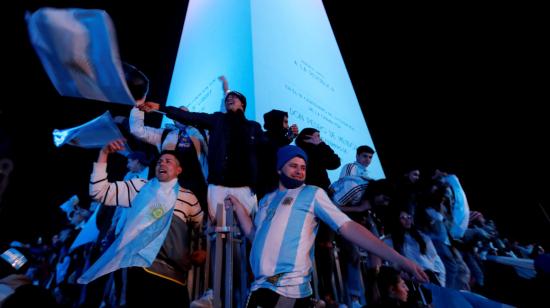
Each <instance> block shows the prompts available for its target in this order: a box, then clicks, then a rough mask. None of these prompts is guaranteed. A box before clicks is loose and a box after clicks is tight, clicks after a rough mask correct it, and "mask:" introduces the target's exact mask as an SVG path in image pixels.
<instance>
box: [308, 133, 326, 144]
mask: <svg viewBox="0 0 550 308" xmlns="http://www.w3.org/2000/svg"><path fill="white" fill-rule="evenodd" d="M306 138H307V139H304V142H307V143H311V144H315V145H318V144H319V143H321V142H323V140H322V139H321V137H319V136H318V135H306Z"/></svg>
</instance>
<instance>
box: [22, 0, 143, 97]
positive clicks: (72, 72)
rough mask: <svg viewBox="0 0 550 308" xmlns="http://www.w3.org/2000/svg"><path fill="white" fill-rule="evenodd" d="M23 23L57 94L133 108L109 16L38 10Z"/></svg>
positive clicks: (88, 11) (97, 12)
mask: <svg viewBox="0 0 550 308" xmlns="http://www.w3.org/2000/svg"><path fill="white" fill-rule="evenodd" d="M26 20H27V25H28V30H29V36H30V41H31V44H32V45H33V47H34V49H35V50H36V53H37V54H38V57H39V58H40V61H41V62H42V65H43V66H44V69H45V70H46V73H47V74H48V76H49V78H50V80H51V81H52V83H53V85H54V86H55V88H56V89H57V92H59V94H61V95H63V96H71V97H81V98H87V99H94V100H100V101H105V102H112V103H120V104H129V105H133V104H135V101H134V99H133V98H132V95H131V94H130V90H129V89H128V86H127V85H126V80H125V78H124V72H123V70H122V65H121V61H120V56H119V52H118V45H117V40H116V34H115V29H114V26H113V22H112V21H111V18H110V17H109V15H108V14H107V12H105V11H103V10H92V9H75V8H73V9H56V8H41V9H39V10H37V11H36V12H34V13H32V14H31V13H28V14H27V16H26Z"/></svg>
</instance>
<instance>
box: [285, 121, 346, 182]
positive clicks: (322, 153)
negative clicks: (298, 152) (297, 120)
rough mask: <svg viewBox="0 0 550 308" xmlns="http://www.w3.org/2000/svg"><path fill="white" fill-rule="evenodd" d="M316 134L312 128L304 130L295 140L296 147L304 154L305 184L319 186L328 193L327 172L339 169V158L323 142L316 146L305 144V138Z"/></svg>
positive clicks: (328, 180)
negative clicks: (305, 157)
mask: <svg viewBox="0 0 550 308" xmlns="http://www.w3.org/2000/svg"><path fill="white" fill-rule="evenodd" d="M315 132H318V130H316V129H314V128H304V129H303V130H302V131H301V132H300V134H299V135H298V137H297V138H296V145H297V146H299V147H300V148H302V150H304V152H306V154H307V157H308V160H307V173H306V184H308V185H315V186H319V187H321V188H322V189H324V190H325V191H326V192H328V187H329V186H330V179H329V177H328V173H327V170H334V169H336V168H338V167H340V157H338V155H337V154H336V153H334V151H333V150H332V149H331V148H330V147H329V146H328V145H327V144H325V143H324V142H321V143H319V144H317V145H315V144H312V143H307V142H305V141H304V140H305V139H306V138H307V137H306V136H309V135H312V134H313V133H315Z"/></svg>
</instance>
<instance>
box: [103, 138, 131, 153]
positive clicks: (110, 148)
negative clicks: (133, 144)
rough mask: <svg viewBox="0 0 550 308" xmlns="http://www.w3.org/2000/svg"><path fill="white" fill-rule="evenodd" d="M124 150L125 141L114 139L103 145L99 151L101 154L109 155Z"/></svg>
mask: <svg viewBox="0 0 550 308" xmlns="http://www.w3.org/2000/svg"><path fill="white" fill-rule="evenodd" d="M125 148H126V140H125V139H116V140H113V141H111V142H109V143H107V144H106V145H104V146H103V148H102V149H101V152H103V153H105V154H111V153H114V152H118V151H121V150H124V149H125Z"/></svg>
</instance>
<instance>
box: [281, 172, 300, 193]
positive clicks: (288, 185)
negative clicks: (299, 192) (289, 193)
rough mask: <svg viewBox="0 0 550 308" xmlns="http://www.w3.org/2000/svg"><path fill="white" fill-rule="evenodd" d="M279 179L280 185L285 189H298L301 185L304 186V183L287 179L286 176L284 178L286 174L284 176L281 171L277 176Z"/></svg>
mask: <svg viewBox="0 0 550 308" xmlns="http://www.w3.org/2000/svg"><path fill="white" fill-rule="evenodd" d="M279 179H281V184H283V186H284V187H285V188H286V189H294V188H298V187H300V186H302V184H304V181H300V180H295V179H293V178H289V177H288V176H286V174H284V172H283V171H281V174H280V175H279Z"/></svg>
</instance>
